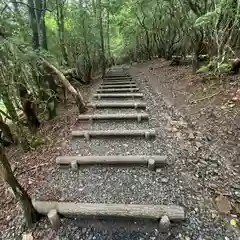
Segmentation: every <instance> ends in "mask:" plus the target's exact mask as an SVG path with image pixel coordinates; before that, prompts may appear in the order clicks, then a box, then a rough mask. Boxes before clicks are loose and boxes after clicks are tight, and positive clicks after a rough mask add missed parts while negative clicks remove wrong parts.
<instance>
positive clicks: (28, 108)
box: [19, 85, 40, 133]
mask: <svg viewBox="0 0 240 240" xmlns="http://www.w3.org/2000/svg"><path fill="white" fill-rule="evenodd" d="M19 96H20V100H21V103H22V107H23V112H24V114H25V116H26V119H27V125H28V127H29V130H30V131H31V132H32V133H35V132H36V131H37V129H38V128H39V127H40V122H39V120H38V118H37V114H36V110H35V103H34V101H33V99H32V96H31V95H30V94H29V93H28V92H27V89H26V88H25V87H24V86H23V85H20V86H19Z"/></svg>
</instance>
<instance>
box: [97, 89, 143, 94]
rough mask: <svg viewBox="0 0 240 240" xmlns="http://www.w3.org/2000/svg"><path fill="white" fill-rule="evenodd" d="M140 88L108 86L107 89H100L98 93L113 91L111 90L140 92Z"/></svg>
mask: <svg viewBox="0 0 240 240" xmlns="http://www.w3.org/2000/svg"><path fill="white" fill-rule="evenodd" d="M138 91H139V88H107V89H102V88H100V89H98V90H97V93H109V92H110V93H111V92H138Z"/></svg>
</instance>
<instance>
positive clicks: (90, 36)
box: [0, 0, 240, 220]
mask: <svg viewBox="0 0 240 240" xmlns="http://www.w3.org/2000/svg"><path fill="white" fill-rule="evenodd" d="M239 11H240V4H239V1H238V0H214V1H213V0H202V1H194V0H168V1H166V0H91V1H86V0H71V1H70V0H19V1H14V0H1V2H0V12H1V14H0V133H1V143H2V145H3V146H7V145H9V144H16V143H19V144H20V145H21V146H22V148H23V149H24V151H28V150H29V149H31V148H32V147H33V144H34V141H35V137H34V136H35V135H36V134H37V131H38V129H39V127H40V125H41V123H42V122H43V121H47V120H49V119H52V118H54V117H55V116H56V115H57V108H58V106H59V105H61V104H64V103H65V102H66V101H67V99H66V92H69V93H70V94H71V95H72V97H73V99H74V101H75V102H76V104H77V106H78V109H79V112H80V113H83V112H85V111H86V106H85V103H84V99H83V97H82V95H81V93H80V91H79V86H81V84H89V83H90V82H91V81H93V79H94V76H96V75H97V74H99V73H101V74H102V75H104V73H105V69H106V68H107V67H109V66H111V65H113V64H123V63H133V62H140V61H143V60H151V59H153V58H156V57H158V58H165V59H168V60H170V59H172V63H173V64H180V62H181V61H182V60H186V59H190V64H192V70H193V73H196V72H197V71H199V68H200V65H201V63H200V62H201V61H202V60H203V59H204V61H205V62H204V66H201V68H200V70H201V71H209V72H211V74H212V75H213V76H215V77H220V76H221V74H222V73H223V72H226V71H228V70H229V71H231V72H233V73H236V72H237V70H238V68H239V66H238V65H239V60H238V54H239V43H240V33H239V25H240V17H239V16H240V15H239ZM203 56H204V57H203ZM0 157H1V158H0V165H1V166H2V168H3V169H5V170H2V173H3V174H2V175H3V178H4V179H5V180H6V181H7V182H8V183H9V184H10V185H11V186H16V182H14V180H13V179H14V177H13V175H11V174H10V175H8V174H6V172H8V173H9V172H10V171H11V170H10V166H9V164H8V162H7V159H6V157H5V155H4V153H3V150H2V148H1V156H0ZM9 176H10V177H9ZM14 184H15V185H14ZM18 188H19V189H20V188H21V187H20V186H18ZM13 189H14V187H13ZM14 192H15V194H16V195H17V196H18V197H19V199H20V200H22V199H23V198H22V196H23V195H21V194H20V195H19V191H17V190H16V187H15V190H14ZM25 199H26V198H25ZM28 200H29V199H28ZM28 200H27V202H28V203H29V201H28ZM25 203H26V202H25ZM28 203H27V204H28ZM23 205H24V204H23ZM28 209H29V208H28ZM26 215H28V219H30V220H33V219H34V218H35V217H32V216H33V215H34V214H33V212H31V211H30V212H29V211H28V212H27V213H26ZM29 216H30V217H29Z"/></svg>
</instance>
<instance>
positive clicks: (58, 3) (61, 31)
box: [56, 0, 69, 65]
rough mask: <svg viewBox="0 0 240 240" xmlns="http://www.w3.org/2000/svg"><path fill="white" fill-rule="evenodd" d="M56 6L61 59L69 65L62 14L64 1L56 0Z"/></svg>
mask: <svg viewBox="0 0 240 240" xmlns="http://www.w3.org/2000/svg"><path fill="white" fill-rule="evenodd" d="M56 7H57V26H58V36H59V43H60V47H61V51H62V55H63V59H64V61H65V63H66V65H69V59H68V55H67V49H66V45H65V38H64V14H63V7H64V3H63V2H62V0H56Z"/></svg>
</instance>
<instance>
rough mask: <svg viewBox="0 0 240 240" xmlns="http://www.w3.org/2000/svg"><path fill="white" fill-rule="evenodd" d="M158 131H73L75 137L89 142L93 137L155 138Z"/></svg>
mask: <svg viewBox="0 0 240 240" xmlns="http://www.w3.org/2000/svg"><path fill="white" fill-rule="evenodd" d="M155 135H156V131H155V130H153V129H142V130H107V131H106V130H99V131H94V130H89V131H87V130H85V131H78V130H75V131H72V136H73V137H85V138H86V139H87V140H89V139H90V138H91V137H145V138H146V139H148V138H150V137H155Z"/></svg>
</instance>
